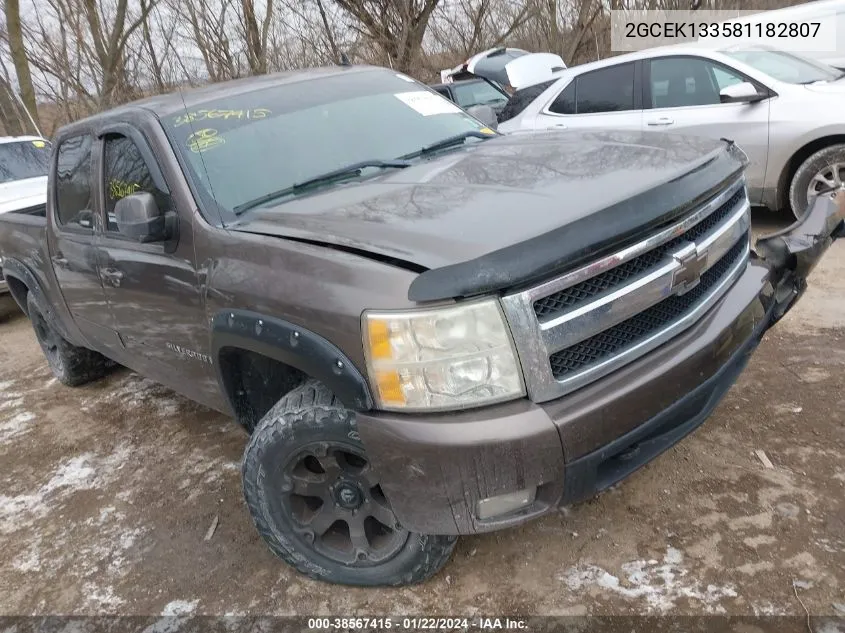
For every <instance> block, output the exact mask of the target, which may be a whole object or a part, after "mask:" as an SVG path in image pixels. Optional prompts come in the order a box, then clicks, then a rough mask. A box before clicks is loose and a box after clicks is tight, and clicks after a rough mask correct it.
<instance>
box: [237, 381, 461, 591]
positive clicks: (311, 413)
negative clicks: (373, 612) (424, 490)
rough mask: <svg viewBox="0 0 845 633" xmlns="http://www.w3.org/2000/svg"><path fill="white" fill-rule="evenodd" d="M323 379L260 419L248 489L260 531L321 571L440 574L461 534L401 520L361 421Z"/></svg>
mask: <svg viewBox="0 0 845 633" xmlns="http://www.w3.org/2000/svg"><path fill="white" fill-rule="evenodd" d="M354 417H355V415H354V413H353V412H351V411H348V410H346V409H344V408H343V406H342V405H341V404H340V403H339V402H338V400H337V398H335V397H334V395H333V394H332V393H331V392H330V391H329V390H328V389H327V388H326V387H325V386H323V385H322V384H321V383H319V382H316V381H313V380H309V381H307V382H305V383H304V384H302V385H301V386H299V387H297V388H296V389H294V390H293V391H291V392H290V393H288V394H287V395H286V396H285V397H283V398H282V399H281V400H280V401H279V402H278V403H277V404H276V405H275V406H274V407H273V408H272V409H270V411H268V412H267V414H266V415H265V416H264V417H263V418H262V420H261V421H260V422H259V424H258V426H257V427H256V429H255V432H254V433H253V434H252V436H251V437H250V440H249V443H248V444H247V447H246V451H245V452H244V458H243V465H242V475H243V488H244V496H245V497H246V502H247V506H248V507H249V510H250V513H251V514H252V517H253V520H254V522H255V525H256V527H257V528H258V531H259V533H260V534H261V536H262V537H263V538H264V540H265V541H266V542H267V545H268V546H269V547H270V549H271V550H272V551H273V553H274V554H276V555H277V556H278V557H280V558H281V559H282V560H284V561H285V562H287V563H288V564H289V565H291V566H293V567H294V568H296V569H297V570H298V571H300V572H302V573H304V574H306V575H308V576H310V577H312V578H315V579H318V580H325V581H329V582H334V583H339V584H344V585H360V586H378V585H393V586H397V585H407V584H413V583H417V582H420V581H422V580H425V579H427V578H429V577H430V576H432V575H434V574H435V573H436V572H437V571H438V570H439V569H440V568H441V567H443V565H444V564H445V563H446V561H448V560H449V557H450V556H451V554H452V550H453V549H454V547H455V542H456V540H457V539H456V537H454V536H430V535H424V534H416V533H414V532H410V531H409V530H406V529H405V528H404V527H403V526H402V525H401V524H400V523H399V521H397V519H396V516H395V515H394V514H393V510H391V508H390V504H389V503H388V501H387V499H386V498H385V496H384V494H383V493H382V491H381V486H380V485H379V480H378V475H377V473H376V472H375V471H374V469H373V467H372V465H371V464H370V462H369V460H368V459H367V454H366V452H365V450H364V446H363V444H362V443H361V439H360V437H359V436H358V431H357V429H356V427H355V422H354Z"/></svg>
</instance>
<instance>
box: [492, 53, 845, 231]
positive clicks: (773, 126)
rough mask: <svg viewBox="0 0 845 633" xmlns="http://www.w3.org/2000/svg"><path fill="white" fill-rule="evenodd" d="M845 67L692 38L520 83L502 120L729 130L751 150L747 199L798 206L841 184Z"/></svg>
mask: <svg viewBox="0 0 845 633" xmlns="http://www.w3.org/2000/svg"><path fill="white" fill-rule="evenodd" d="M843 77H845V72H842V71H840V70H837V69H834V68H832V67H830V66H827V65H824V64H821V63H818V62H814V61H812V60H809V59H807V58H804V57H800V56H797V55H793V54H790V53H786V52H783V51H778V50H775V49H770V48H765V47H759V46H758V47H751V48H749V47H745V48H743V49H742V50H740V49H732V48H724V49H719V50H710V49H707V48H704V47H702V46H700V45H696V44H687V45H680V46H672V47H662V48H655V49H649V50H645V51H638V52H636V53H630V54H626V55H619V56H616V57H612V58H609V59H604V60H601V61H598V62H593V63H590V64H584V65H581V66H575V67H572V68H568V69H566V70H563V71H559V72H557V73H554V74H553V75H552V76H551V78H550V79H549V80H547V81H544V82H542V83H539V84H534V85H533V86H529V87H521V89H520V90H518V91H517V92H516V94H515V95H514V96H513V97H512V98H511V103H509V104H508V106H506V107H505V111H504V113H503V116H502V117H500V123H499V130H500V131H502V132H506V133H510V132H518V131H528V130H542V129H549V128H555V129H590V128H597V129H608V128H623V129H634V130H662V131H673V132H679V133H683V134H692V135H702V136H710V137H715V138H728V139H731V140H733V141H735V142H736V143H737V144H738V145H739V146H740V147H741V148H742V149H743V150H744V151H745V152H746V154H748V158H749V161H750V164H749V167H748V172H747V178H748V188H749V196H750V198H751V202H752V204H756V205H763V206H767V207H769V208H770V209H773V210H778V209H781V208H785V207H791V208H792V209H793V212H794V213H795V214H796V216H800V215H801V214H803V212H804V211H805V210H806V209H807V207H808V205H809V201H810V199H811V198H813V197H814V196H815V195H816V192H817V191H823V190H825V189H829V188H831V187H838V188H844V189H845V116H843V113H845V79H843Z"/></svg>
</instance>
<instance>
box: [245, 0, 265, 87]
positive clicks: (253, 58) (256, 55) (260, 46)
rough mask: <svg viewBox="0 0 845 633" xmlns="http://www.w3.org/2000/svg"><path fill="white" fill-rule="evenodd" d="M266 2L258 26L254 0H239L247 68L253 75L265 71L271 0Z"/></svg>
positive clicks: (261, 73)
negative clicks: (264, 11) (264, 10)
mask: <svg viewBox="0 0 845 633" xmlns="http://www.w3.org/2000/svg"><path fill="white" fill-rule="evenodd" d="M266 3H267V5H266V13H265V15H264V19H263V20H262V23H261V27H260V28H259V26H258V20H257V19H256V17H255V2H254V0H241V10H242V13H241V28H242V30H243V34H244V40H245V43H246V58H247V62H248V64H249V70H250V72H251V73H252V74H254V75H263V74H265V73H266V72H267V37H268V35H269V32H270V23H271V21H272V19H273V0H266Z"/></svg>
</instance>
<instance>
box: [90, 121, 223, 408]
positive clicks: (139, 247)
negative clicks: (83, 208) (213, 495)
mask: <svg viewBox="0 0 845 633" xmlns="http://www.w3.org/2000/svg"><path fill="white" fill-rule="evenodd" d="M109 130H118V131H107V132H106V133H105V134H102V135H101V140H102V142H101V145H100V147H101V151H102V156H103V161H102V163H103V167H102V183H103V184H102V186H103V191H104V195H103V199H104V209H103V211H104V213H103V222H104V229H103V232H102V237H101V240H100V249H99V252H100V255H99V266H100V276H101V277H102V279H103V286H104V288H105V294H106V298H107V300H108V303H109V307H110V309H111V313H112V315H113V318H114V323H115V327H116V329H117V331H118V333H119V334H120V338H121V339H122V341H123V344H124V345H125V351H126V354H127V359H126V364H127V365H129V366H130V367H132V368H133V369H136V370H137V371H139V372H140V373H144V374H148V375H150V376H155V377H156V380H158V381H159V382H162V383H164V384H166V385H168V386H169V387H171V388H173V389H175V390H177V391H179V392H181V393H184V394H185V395H188V396H189V397H191V398H194V399H196V400H199V401H204V400H206V399H207V397H206V396H207V393H208V392H212V393H216V392H217V391H218V387H217V383H216V376H215V374H214V368H213V365H212V364H211V359H210V358H209V356H208V351H209V350H208V347H209V336H208V323H207V322H206V320H205V312H204V307H203V305H204V304H203V299H202V297H201V295H200V291H199V284H198V282H197V271H196V267H195V264H194V245H193V234H192V230H191V229H192V226H191V213H190V210H189V209H177V206H176V204H175V202H174V200H173V198H172V197H171V195H170V189H169V188H168V185H167V183H166V181H165V180H164V176H163V175H162V171H161V169H159V166H158V164H157V163H156V162H155V159H154V158H153V157H154V154H153V152H152V151H151V150H150V148H149V146H148V145H147V143H146V140H145V138H144V136H143V135H141V133H140V132H139V131H137V130H136V129H135V128H132V127H129V126H128V125H124V124H120V125H117V126H112V127H111V128H109ZM138 191H146V192H149V193H151V194H153V196H154V198H155V200H156V202H157V204H158V206H159V208H160V209H161V210H162V212H166V211H175V212H177V213H178V215H179V220H178V238H177V240H176V241H175V243H172V242H166V243H140V242H138V241H135V240H133V239H130V238H128V237H126V236H124V235H123V234H121V233H120V231H119V229H118V225H117V222H116V217H115V205H116V203H117V201H118V200H120V199H121V198H123V197H125V196H127V195H130V194H132V193H135V192H138Z"/></svg>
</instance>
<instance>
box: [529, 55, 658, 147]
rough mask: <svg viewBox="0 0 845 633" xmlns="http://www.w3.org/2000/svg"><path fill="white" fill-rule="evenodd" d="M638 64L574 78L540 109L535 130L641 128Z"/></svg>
mask: <svg viewBox="0 0 845 633" xmlns="http://www.w3.org/2000/svg"><path fill="white" fill-rule="evenodd" d="M640 75H641V63H640V62H627V63H624V64H617V65H615V66H608V67H606V68H599V69H597V70H591V71H588V72H585V73H582V74H580V75H576V76H575V77H573V78H572V80H571V81H570V82H569V83H568V84H566V85H565V86H563V87H561V89H560V91H559V92H558V93H557V94H556V95H555V96H554V97H553V98H552V99H550V100H549V101H548V103H546V104H544V105H543V106H542V109H541V110H540V112H539V114H538V115H537V117H536V119H535V128H536V129H548V128H567V129H582V130H583V129H602V130H604V129H611V128H616V129H626V130H637V131H639V130H640V129H641V128H642V116H643V110H642V90H641V89H640V85H641V82H640Z"/></svg>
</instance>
